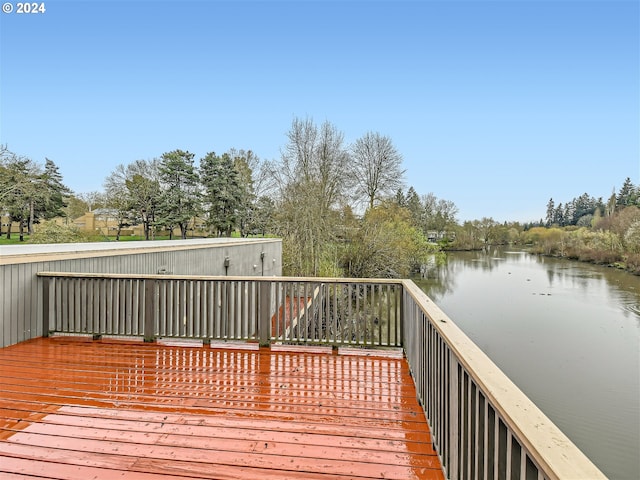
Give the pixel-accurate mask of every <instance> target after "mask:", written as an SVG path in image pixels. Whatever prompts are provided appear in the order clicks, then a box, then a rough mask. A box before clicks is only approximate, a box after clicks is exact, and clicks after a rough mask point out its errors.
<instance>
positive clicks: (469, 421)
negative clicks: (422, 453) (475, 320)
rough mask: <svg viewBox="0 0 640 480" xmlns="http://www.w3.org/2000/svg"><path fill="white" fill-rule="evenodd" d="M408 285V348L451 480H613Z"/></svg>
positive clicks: (405, 298) (405, 311)
mask: <svg viewBox="0 0 640 480" xmlns="http://www.w3.org/2000/svg"><path fill="white" fill-rule="evenodd" d="M403 285H404V290H403V329H404V333H405V335H404V350H405V354H406V357H407V361H408V362H409V366H410V368H411V372H412V375H413V378H414V382H415V385H416V390H417V394H418V398H419V400H420V402H421V403H422V405H423V408H424V410H425V415H426V417H427V419H428V421H429V424H430V426H431V432H432V435H433V441H434V446H435V447H436V450H437V451H438V454H439V455H440V459H441V461H442V464H443V467H444V470H445V472H446V474H447V477H448V478H449V479H451V480H457V479H469V480H472V479H473V480H481V479H486V480H512V479H522V480H542V479H549V480H555V479H571V480H574V479H575V480H578V479H589V480H596V479H604V478H606V477H605V476H604V475H603V474H602V473H601V472H600V471H599V470H598V469H597V467H596V466H595V465H593V463H592V462H591V461H590V460H589V459H588V458H587V457H586V456H585V455H584V454H583V453H582V452H581V451H580V450H579V449H578V448H577V447H576V446H575V445H574V444H573V443H572V442H571V441H570V440H569V439H568V438H567V437H566V435H564V434H563V433H562V432H561V431H560V430H559V429H558V427H556V426H555V425H554V424H553V423H552V422H551V420H549V419H548V418H547V417H546V416H545V415H544V414H543V413H542V412H541V411H540V409H538V407H536V406H535V405H534V404H533V402H532V401H531V400H529V398H528V397H527V396H525V395H524V393H522V391H521V390H520V389H518V387H516V386H515V385H514V384H513V382H511V380H509V378H507V376H506V375H505V374H504V373H503V372H502V371H501V370H500V369H499V368H498V367H497V366H496V365H495V364H494V363H493V362H492V361H491V360H490V359H489V358H488V357H487V356H486V355H485V354H484V353H483V352H482V351H481V350H480V348H478V346H477V345H475V344H474V343H473V342H472V341H471V340H470V339H469V337H467V336H466V335H465V334H464V333H463V332H462V331H461V330H460V329H459V328H458V327H457V326H456V325H455V324H454V323H453V321H451V319H449V318H448V317H447V315H446V314H445V313H444V312H443V311H442V310H440V308H438V307H437V305H435V304H434V303H433V302H432V301H431V300H430V299H429V298H428V297H427V296H426V295H425V294H424V292H422V291H421V290H420V289H419V288H418V287H417V286H416V285H415V284H414V283H413V282H411V281H404V282H403Z"/></svg>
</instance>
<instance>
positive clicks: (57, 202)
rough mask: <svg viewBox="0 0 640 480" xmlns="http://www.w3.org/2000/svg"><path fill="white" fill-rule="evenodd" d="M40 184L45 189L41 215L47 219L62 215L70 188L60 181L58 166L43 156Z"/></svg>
mask: <svg viewBox="0 0 640 480" xmlns="http://www.w3.org/2000/svg"><path fill="white" fill-rule="evenodd" d="M42 185H43V187H44V189H45V191H46V195H45V201H44V205H43V215H42V216H43V217H44V218H45V219H47V220H48V219H51V218H55V217H64V216H65V212H64V209H65V208H66V207H67V200H68V198H69V197H70V196H71V190H70V189H69V188H68V187H67V186H66V185H64V183H62V175H61V174H60V171H59V170H58V166H57V165H56V164H55V163H54V162H53V160H49V159H48V158H45V164H44V174H43V176H42Z"/></svg>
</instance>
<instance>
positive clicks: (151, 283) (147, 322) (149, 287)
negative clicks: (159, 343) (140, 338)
mask: <svg viewBox="0 0 640 480" xmlns="http://www.w3.org/2000/svg"><path fill="white" fill-rule="evenodd" d="M156 304H157V302H156V281H155V280H151V279H149V278H147V279H145V280H144V341H145V342H152V341H153V340H155V335H156V329H155V317H156Z"/></svg>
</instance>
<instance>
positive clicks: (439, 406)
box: [38, 272, 605, 480]
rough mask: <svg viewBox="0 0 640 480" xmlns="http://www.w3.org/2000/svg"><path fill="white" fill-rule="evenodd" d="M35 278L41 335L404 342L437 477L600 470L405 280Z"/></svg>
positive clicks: (534, 478) (578, 474) (595, 475)
mask: <svg viewBox="0 0 640 480" xmlns="http://www.w3.org/2000/svg"><path fill="white" fill-rule="evenodd" d="M38 275H39V276H40V277H41V279H42V287H43V290H42V291H43V302H44V305H43V319H44V322H45V324H44V327H45V328H44V331H45V332H48V333H52V332H60V333H69V334H87V335H94V336H105V335H111V336H122V335H124V336H139V337H144V338H146V339H147V340H152V339H155V338H194V339H202V340H204V341H213V340H216V341H218V340H227V341H253V342H260V343H261V344H263V345H267V344H269V343H272V342H283V343H296V344H297V343H301V344H328V345H334V346H342V345H352V346H362V347H403V348H404V351H405V354H406V357H407V361H408V363H409V366H410V369H411V372H412V376H413V378H414V382H415V385H416V390H417V394H418V398H419V400H420V402H421V404H422V406H423V408H424V411H425V414H426V417H427V419H428V421H429V424H430V426H431V431H432V435H433V442H434V446H435V447H436V450H437V451H438V454H439V456H440V459H441V461H442V465H443V468H444V471H445V474H446V476H447V478H449V479H451V480H467V479H468V480H481V479H486V480H520V479H521V480H542V479H549V480H555V479H589V480H596V479H604V478H605V477H604V475H603V474H602V473H601V472H600V471H599V470H598V469H597V467H595V466H594V465H593V464H592V463H591V461H590V460H589V459H587V458H586V456H585V455H584V454H583V453H582V452H581V451H580V450H579V449H578V448H577V447H576V446H575V445H574V444H573V443H572V442H571V441H570V440H569V439H568V438H567V437H566V436H565V435H564V434H563V433H562V432H561V431H560V430H559V429H558V428H557V427H556V426H555V425H554V424H553V423H552V422H551V421H550V420H549V419H548V418H547V417H546V416H545V415H544V414H543V413H542V412H541V411H540V410H539V409H538V408H537V407H536V406H535V405H534V404H533V403H532V402H531V400H529V398H527V397H526V396H525V395H524V394H523V393H522V391H520V390H519V389H518V388H517V387H516V386H515V385H514V384H513V383H512V382H511V381H510V380H509V379H508V378H507V377H506V375H505V374H504V373H503V372H502V371H501V370H500V369H498V367H497V366H496V365H495V364H494V363H493V362H492V361H491V360H490V359H489V358H488V357H487V356H486V355H485V354H484V353H483V352H482V351H481V350H480V349H479V348H478V347H477V346H476V345H475V344H474V343H473V342H472V341H471V340H470V339H469V338H468V337H467V336H466V335H465V334H464V333H463V332H462V331H461V330H460V329H459V328H458V327H457V326H456V325H455V324H454V323H453V321H452V320H451V319H449V318H448V317H447V315H446V314H444V312H442V310H440V309H439V308H438V307H437V306H436V305H435V304H434V303H433V302H432V301H431V300H430V299H429V298H428V297H427V296H426V295H425V294H424V293H423V292H422V291H421V290H420V289H419V288H418V287H417V286H416V285H415V284H414V283H413V282H411V281H410V280H371V279H369V280H355V279H329V278H282V277H278V278H264V277H183V276H180V277H178V276H160V275H138V276H135V275H133V276H132V275H102V274H82V273H44V272H43V273H39V274H38Z"/></svg>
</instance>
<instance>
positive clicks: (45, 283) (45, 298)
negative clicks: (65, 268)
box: [42, 277, 54, 337]
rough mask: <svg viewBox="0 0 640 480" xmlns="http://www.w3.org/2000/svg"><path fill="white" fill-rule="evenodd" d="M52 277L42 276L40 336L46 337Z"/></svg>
mask: <svg viewBox="0 0 640 480" xmlns="http://www.w3.org/2000/svg"><path fill="white" fill-rule="evenodd" d="M53 281H54V280H53V279H52V278H48V277H44V278H42V336H43V337H48V336H49V332H50V329H51V325H50V323H49V322H50V319H51V316H50V313H51V312H50V309H51V305H50V303H49V298H50V295H49V288H50V286H51V284H52V283H53Z"/></svg>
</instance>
